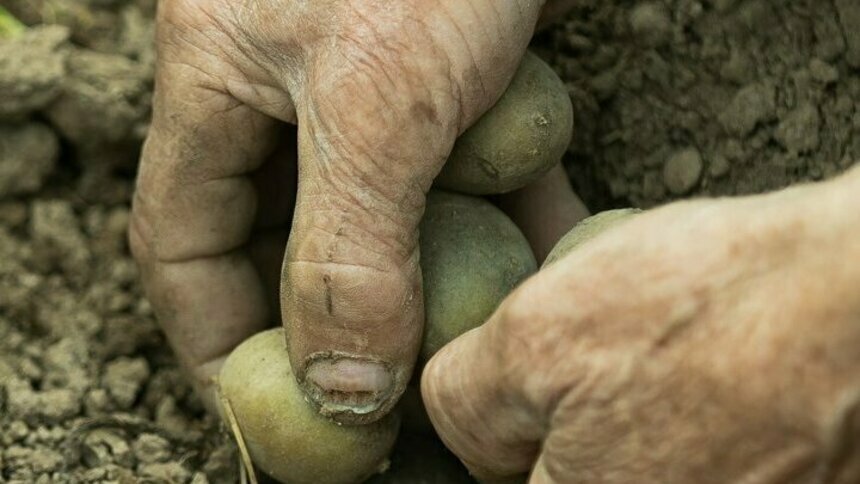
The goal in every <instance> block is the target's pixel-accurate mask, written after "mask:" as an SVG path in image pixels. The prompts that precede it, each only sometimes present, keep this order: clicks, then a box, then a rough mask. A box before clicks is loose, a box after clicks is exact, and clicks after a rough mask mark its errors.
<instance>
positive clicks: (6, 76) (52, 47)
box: [0, 26, 69, 121]
mask: <svg viewBox="0 0 860 484" xmlns="http://www.w3.org/2000/svg"><path fill="white" fill-rule="evenodd" d="M68 37H69V31H68V29H66V28H65V27H61V26H46V27H39V28H35V29H31V30H29V31H27V32H26V33H25V34H23V35H22V36H20V37H18V38H14V39H11V40H10V39H4V40H3V41H2V42H0V121H15V120H21V119H25V118H26V117H27V116H28V115H30V114H31V113H33V112H35V111H38V110H40V109H42V108H44V107H46V106H47V105H48V104H49V103H50V102H51V101H52V100H53V99H54V98H56V96H57V95H58V94H59V91H60V83H61V82H62V79H63V76H64V75H65V73H66V52H65V49H64V48H63V46H65V44H66V41H67V40H68Z"/></svg>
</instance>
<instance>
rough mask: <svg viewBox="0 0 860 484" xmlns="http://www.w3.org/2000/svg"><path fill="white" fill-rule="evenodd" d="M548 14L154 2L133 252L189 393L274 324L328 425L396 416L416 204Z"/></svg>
mask: <svg viewBox="0 0 860 484" xmlns="http://www.w3.org/2000/svg"><path fill="white" fill-rule="evenodd" d="M564 1H567V0H564ZM568 3H569V2H568ZM542 4H543V2H542V1H532V0H516V1H509V2H497V1H490V0H467V1H463V0H431V1H423V0H408V1H396V2H383V1H376V0H352V1H325V0H322V1H315V2H286V1H270V2H234V1H228V0H165V1H162V2H160V4H159V15H158V36H157V42H158V55H159V64H158V72H157V79H156V92H155V99H154V117H153V123H152V127H151V131H150V134H149V137H148V139H147V142H146V145H145V147H144V152H143V156H142V162H141V166H140V173H139V177H138V185H137V192H136V196H135V200H134V210H133V220H132V226H131V236H130V239H131V244H132V250H133V252H134V254H135V257H136V259H137V260H138V261H139V263H140V266H141V268H142V274H143V280H144V285H145V288H146V292H147V294H148V296H149V298H150V299H151V301H152V302H153V305H154V307H155V309H156V313H157V315H158V317H159V320H160V322H161V324H162V325H163V327H164V329H165V331H166V333H167V335H168V338H169V340H170V343H171V345H172V346H173V347H174V348H175V350H176V352H177V354H178V356H179V359H180V361H181V363H182V364H183V366H184V367H186V368H187V369H188V370H190V371H191V373H192V374H193V375H194V377H195V379H196V383H197V386H198V389H199V390H200V391H202V392H203V393H204V394H205V393H206V388H205V387H206V385H207V382H208V381H209V378H210V377H211V376H212V375H214V374H216V373H217V370H218V368H219V367H220V365H221V363H222V362H223V359H224V358H225V357H226V355H227V354H228V353H229V352H230V350H231V349H232V348H234V347H235V346H236V345H238V344H239V343H240V342H241V341H242V340H244V339H245V338H247V337H248V336H250V335H252V334H254V333H256V332H258V331H260V330H262V329H264V328H265V327H267V326H269V325H270V324H271V323H272V322H276V321H277V320H278V312H279V310H280V313H281V315H282V320H283V322H284V325H285V327H286V334H287V344H288V349H289V353H290V357H291V362H292V366H293V369H294V371H295V373H296V376H297V378H298V380H299V381H300V383H301V384H302V385H303V387H304V388H305V390H306V391H308V392H309V394H310V396H311V398H312V400H313V401H314V402H315V403H316V404H317V405H318V406H319V407H320V408H321V411H323V412H324V413H327V414H330V415H333V416H334V417H335V418H338V419H340V420H342V421H345V422H359V421H371V420H374V419H377V418H379V417H380V416H381V415H383V414H384V413H385V412H387V411H388V410H389V409H390V408H391V407H392V405H394V403H395V402H396V400H397V397H398V396H399V395H400V393H401V392H402V390H403V388H404V387H405V385H406V383H407V381H408V379H409V377H410V376H411V373H412V368H413V364H414V360H415V357H416V353H417V349H418V346H419V339H420V336H421V331H422V327H421V326H422V325H421V322H422V320H423V314H422V313H423V308H422V294H421V287H420V271H419V267H418V251H417V227H418V222H419V219H420V217H421V214H422V212H423V208H424V198H425V197H424V195H425V193H426V192H427V190H428V189H429V187H430V185H431V183H432V180H433V178H434V177H435V176H436V174H437V173H438V171H439V170H440V169H441V167H442V164H443V163H444V160H445V159H446V157H447V155H448V154H449V152H450V149H451V147H452V145H453V142H454V140H455V138H456V137H457V136H458V135H459V134H460V133H462V132H463V131H464V130H465V129H466V128H467V127H468V126H469V125H470V124H472V123H473V122H474V121H475V120H476V119H477V118H478V117H479V116H480V115H481V114H482V113H483V112H484V111H485V110H487V109H488V108H489V107H490V106H492V104H493V103H494V102H495V101H496V100H497V99H498V98H499V96H500V95H501V93H502V92H503V90H504V89H505V87H506V86H507V83H508V82H509V80H510V78H511V77H512V75H513V73H514V70H515V68H516V67H517V65H518V63H519V60H520V58H521V56H522V54H523V52H524V50H525V48H526V45H527V43H528V41H529V39H530V37H531V35H532V32H533V30H534V27H535V24H536V22H537V21H538V17H539V14H540V11H541V8H542ZM281 122H287V123H294V124H297V129H292V130H290V129H285V128H284V126H283V124H282V123H281ZM291 138H292V139H291ZM296 144H297V154H296ZM296 168H298V170H297V172H296ZM567 192H568V193H567V195H566V196H568V197H570V196H572V194H571V192H570V190H569V187H567ZM296 193H297V195H296ZM294 207H295V216H293V213H294ZM550 225H552V224H550ZM288 234H289V235H290V237H289V245H288V247H287V248H286V256H285V248H284V247H285V244H286V240H287V235H288ZM536 237H537V238H540V237H541V236H540V235H537V236H536ZM282 278H283V284H280V281H281V280H282ZM279 284H280V285H281V292H280V294H278V291H277V288H278V286H279Z"/></svg>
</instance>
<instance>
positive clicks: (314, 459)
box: [219, 328, 400, 484]
mask: <svg viewBox="0 0 860 484" xmlns="http://www.w3.org/2000/svg"><path fill="white" fill-rule="evenodd" d="M219 385H220V391H221V394H222V397H224V398H225V399H226V400H227V401H228V402H229V405H230V407H231V408H232V411H233V413H234V414H235V417H236V422H237V424H238V427H239V431H240V433H241V436H242V439H243V440H244V441H245V443H246V445H247V447H248V451H249V453H250V455H251V458H252V460H253V462H254V464H255V465H256V466H257V467H258V468H259V469H261V470H262V471H264V472H265V473H267V474H269V475H270V476H272V477H274V478H275V479H278V480H279V481H281V482H284V483H296V484H302V483H309V484H310V483H333V484H334V483H354V482H361V481H362V480H364V479H366V478H368V477H370V476H371V475H373V474H374V473H376V472H378V471H381V470H383V469H384V468H385V466H386V465H387V462H388V460H387V459H388V455H389V454H390V452H391V449H392V447H393V446H394V441H395V439H396V437H397V432H398V429H399V425H400V422H399V417H398V416H397V415H396V414H394V413H392V414H389V415H388V416H387V417H385V418H383V419H382V420H380V421H378V422H376V423H373V424H369V425H362V426H341V425H338V424H336V423H334V422H332V421H330V420H328V419H326V418H324V417H322V416H320V415H319V414H318V413H317V412H316V410H315V409H314V408H313V407H312V406H311V404H310V403H308V402H307V401H306V400H305V396H304V394H303V393H302V391H301V389H300V388H299V386H298V385H297V384H296V381H295V377H294V376H293V374H292V369H291V368H290V360H289V356H288V354H287V350H286V345H285V341H284V333H283V330H282V329H280V328H279V329H272V330H268V331H264V332H262V333H259V334H257V335H255V336H253V337H251V338H249V339H248V340H246V341H245V342H244V343H242V344H241V345H239V347H237V348H236V349H235V350H233V352H232V353H231V354H230V356H229V357H228V358H227V361H226V362H225V363H224V367H223V368H222V369H221V374H220V377H219ZM221 413H222V415H223V414H224V408H223V407H222V409H221ZM225 421H229V419H226V418H225Z"/></svg>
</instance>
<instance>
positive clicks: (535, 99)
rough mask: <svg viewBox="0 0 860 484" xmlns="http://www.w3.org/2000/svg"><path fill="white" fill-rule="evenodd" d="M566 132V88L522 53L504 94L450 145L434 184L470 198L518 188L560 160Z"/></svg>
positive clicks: (569, 124)
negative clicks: (519, 62)
mask: <svg viewBox="0 0 860 484" xmlns="http://www.w3.org/2000/svg"><path fill="white" fill-rule="evenodd" d="M572 131H573V108H572V106H571V103H570V97H569V96H568V93H567V89H566V88H565V86H564V84H563V83H562V82H561V80H560V79H559V78H558V76H557V75H556V74H555V72H553V70H552V68H550V67H549V66H548V65H547V64H546V63H545V62H544V61H542V60H540V59H539V58H538V57H537V56H535V55H534V54H532V53H528V52H527V53H526V55H525V57H523V60H522V63H521V64H520V67H519V69H518V70H517V72H516V74H515V75H514V78H513V80H512V81H511V83H510V85H509V86H508V89H507V91H505V93H504V94H503V95H502V97H501V98H500V99H499V101H498V102H497V103H496V104H495V106H493V107H492V108H490V110H489V111H487V112H486V113H485V114H484V115H483V116H482V117H481V118H480V119H479V120H478V121H477V122H476V123H475V124H474V125H473V126H472V127H470V128H469V129H468V130H466V132H464V133H463V134H462V136H460V138H459V139H458V140H457V142H456V143H455V144H454V149H453V151H452V152H451V156H450V157H449V158H448V162H447V163H446V164H445V167H444V168H443V169H442V172H441V173H440V174H439V176H438V177H437V178H436V186H438V187H440V188H445V189H448V190H453V191H457V192H461V193H468V194H471V195H488V194H498V193H507V192H510V191H512V190H516V189H518V188H522V187H524V186H526V185H528V184H529V183H531V182H533V181H536V180H538V179H539V178H540V177H541V176H542V175H544V174H545V173H546V172H548V171H549V170H550V169H551V168H552V167H553V166H554V165H555V164H556V163H558V162H559V161H560V160H561V157H562V155H564V152H565V151H566V150H567V147H568V144H569V143H570V137H571V133H572Z"/></svg>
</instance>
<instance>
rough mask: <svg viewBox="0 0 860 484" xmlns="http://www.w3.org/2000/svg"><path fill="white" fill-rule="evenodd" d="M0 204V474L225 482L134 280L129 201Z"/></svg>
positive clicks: (210, 439)
mask: <svg viewBox="0 0 860 484" xmlns="http://www.w3.org/2000/svg"><path fill="white" fill-rule="evenodd" d="M72 195H73V194H72V193H70V192H66V193H64V192H63V191H62V190H60V191H58V193H57V194H56V196H50V195H46V196H43V197H37V198H34V199H31V200H28V201H23V200H12V201H6V202H3V203H2V204H0V394H2V398H0V441H2V445H0V448H2V449H3V450H2V452H0V456H2V465H0V478H2V479H5V480H7V481H8V482H71V481H75V482H102V481H103V480H111V479H116V480H119V479H122V478H123V476H125V477H126V478H131V477H134V476H137V477H149V478H151V479H154V480H156V481H159V482H167V481H170V482H189V481H191V480H193V482H197V483H202V482H233V478H232V477H231V476H235V474H231V473H232V472H235V471H234V465H235V463H236V461H235V457H234V456H233V454H232V450H231V447H230V446H229V444H228V443H227V442H226V441H225V440H224V439H223V437H222V435H221V434H220V432H219V430H218V423H217V422H216V421H214V419H212V418H211V417H207V416H205V415H204V412H203V410H202V408H201V406H200V404H199V402H198V401H197V400H196V398H195V397H194V395H193V394H192V392H191V389H190V387H189V386H188V384H187V383H186V382H185V380H184V379H183V377H182V376H181V375H180V373H179V370H178V368H177V366H176V363H175V362H174V360H173V358H172V356H171V353H170V350H169V349H168V348H167V345H166V343H165V341H164V339H163V338H162V336H161V334H160V332H159V331H158V329H157V327H156V325H155V321H154V318H153V315H152V310H151V308H150V306H149V304H148V303H147V302H146V300H145V299H144V298H143V296H142V294H141V292H140V288H139V286H138V283H137V277H138V274H137V269H136V267H135V265H134V263H133V262H132V260H131V259H130V258H129V255H128V250H127V247H126V242H125V238H126V236H125V231H126V228H127V223H128V208H127V207H126V206H125V205H123V204H118V205H106V204H99V205H94V204H90V205H87V204H83V203H80V202H75V201H72V199H73V198H74V197H73V196H72Z"/></svg>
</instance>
